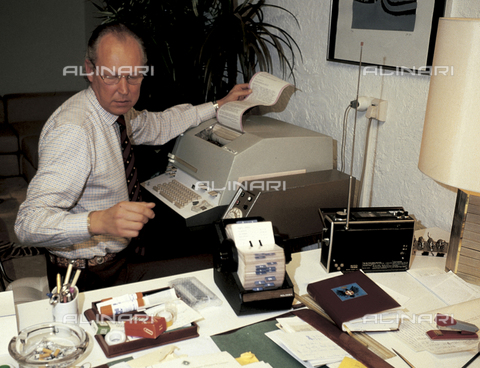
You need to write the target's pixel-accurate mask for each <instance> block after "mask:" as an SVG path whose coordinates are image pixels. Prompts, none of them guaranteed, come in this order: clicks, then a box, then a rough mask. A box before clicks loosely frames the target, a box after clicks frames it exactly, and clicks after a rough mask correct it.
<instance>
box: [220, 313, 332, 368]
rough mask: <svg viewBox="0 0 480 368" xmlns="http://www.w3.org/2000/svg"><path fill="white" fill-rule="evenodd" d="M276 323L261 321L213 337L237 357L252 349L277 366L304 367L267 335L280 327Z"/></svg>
mask: <svg viewBox="0 0 480 368" xmlns="http://www.w3.org/2000/svg"><path fill="white" fill-rule="evenodd" d="M276 323H277V321H276V320H271V321H265V322H259V323H255V324H253V325H250V326H246V327H243V328H240V329H238V330H235V331H233V332H226V333H224V334H221V335H215V336H212V339H213V341H214V342H215V344H217V346H218V347H219V349H220V350H222V351H227V352H229V353H230V354H231V355H232V356H234V357H235V358H238V357H239V356H240V355H242V354H243V353H245V352H248V351H250V352H252V353H253V354H255V356H256V357H257V359H258V360H260V361H264V362H267V363H269V364H270V365H271V366H272V367H275V368H297V367H298V368H303V367H304V366H303V365H302V364H300V363H299V362H298V361H297V360H296V359H295V358H293V357H292V356H291V355H290V354H288V353H287V352H286V351H285V350H283V349H282V348H281V347H280V346H278V345H277V344H275V343H274V342H273V341H272V340H270V339H269V338H268V337H267V336H265V333H266V332H270V331H273V330H277V329H278V327H277V326H276ZM324 367H326V366H324Z"/></svg>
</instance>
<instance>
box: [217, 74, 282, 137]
mask: <svg viewBox="0 0 480 368" xmlns="http://www.w3.org/2000/svg"><path fill="white" fill-rule="evenodd" d="M288 86H292V85H291V84H290V83H287V82H285V81H283V80H281V79H280V78H277V77H275V76H273V75H271V74H269V73H267V72H258V73H256V74H255V75H254V76H253V77H252V79H250V83H249V88H250V89H251V90H252V93H251V94H250V95H249V96H247V98H245V100H243V101H232V102H228V103H226V104H224V105H222V106H221V107H220V108H219V109H218V111H217V120H218V122H219V123H220V124H222V125H224V126H226V127H229V128H231V129H233V130H236V131H238V132H243V124H242V117H243V113H244V112H245V111H247V110H248V109H250V108H252V107H254V106H259V105H262V106H272V105H274V104H276V103H277V101H278V99H279V98H280V95H281V94H282V92H283V91H284V89H285V88H286V87H288Z"/></svg>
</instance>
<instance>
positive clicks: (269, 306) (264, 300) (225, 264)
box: [213, 217, 294, 315]
mask: <svg viewBox="0 0 480 368" xmlns="http://www.w3.org/2000/svg"><path fill="white" fill-rule="evenodd" d="M245 221H263V218H261V217H249V218H242V219H226V220H219V221H217V222H215V228H216V230H217V235H218V244H217V247H216V249H215V250H214V254H213V259H214V267H213V278H214V281H215V284H216V285H217V286H218V288H219V289H220V291H221V292H222V293H223V295H224V296H225V299H227V301H228V303H229V304H230V306H231V307H232V309H233V310H234V311H235V313H236V314H237V315H247V314H254V313H264V312H271V311H274V310H289V309H291V308H292V303H293V299H294V290H293V283H292V281H291V280H290V278H289V277H288V273H287V272H286V271H285V278H284V282H283V284H282V286H280V287H278V288H275V289H265V290H262V291H253V290H245V289H244V288H243V286H242V284H241V282H240V280H239V278H238V275H237V268H238V254H237V250H236V246H235V243H234V242H233V240H231V239H228V238H227V236H226V232H225V226H227V225H228V224H232V223H237V222H245ZM279 241H280V239H279ZM277 245H279V246H283V244H281V243H279V242H277ZM284 252H285V264H287V263H289V262H290V261H291V254H290V252H289V251H288V249H284Z"/></svg>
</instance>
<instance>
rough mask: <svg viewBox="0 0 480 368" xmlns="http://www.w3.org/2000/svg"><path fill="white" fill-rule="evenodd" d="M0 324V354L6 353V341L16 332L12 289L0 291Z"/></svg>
mask: <svg viewBox="0 0 480 368" xmlns="http://www.w3.org/2000/svg"><path fill="white" fill-rule="evenodd" d="M0 326H2V333H1V334H0V355H8V343H9V342H10V340H11V339H12V337H14V336H17V334H18V327H17V316H16V313H15V303H14V300H13V291H3V292H1V293H0Z"/></svg>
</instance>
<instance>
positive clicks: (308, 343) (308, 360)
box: [265, 317, 349, 368]
mask: <svg viewBox="0 0 480 368" xmlns="http://www.w3.org/2000/svg"><path fill="white" fill-rule="evenodd" d="M277 321H278V322H279V325H278V326H279V327H280V328H281V329H279V330H274V331H271V332H267V333H266V334H265V335H266V336H268V337H269V338H270V339H271V340H272V341H273V342H275V343H276V344H277V345H279V346H281V347H282V348H283V349H284V350H285V351H286V352H288V353H289V354H290V355H291V356H293V357H294V358H295V359H297V361H298V362H300V363H301V364H302V365H304V366H305V367H308V368H313V367H318V366H321V365H324V364H332V363H337V362H341V361H342V360H343V358H344V357H345V356H349V354H348V353H347V352H346V351H345V350H343V349H342V348H341V347H340V346H338V345H337V344H335V343H334V342H333V341H332V340H330V339H329V338H328V337H326V336H325V335H324V334H322V333H321V332H320V331H318V330H316V329H315V328H313V327H312V326H310V325H309V324H308V323H307V322H304V321H302V320H301V319H300V318H298V317H288V318H278V319H277Z"/></svg>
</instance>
